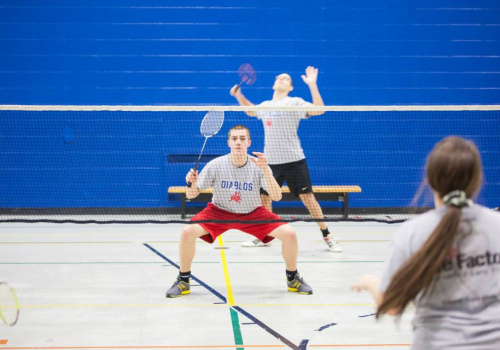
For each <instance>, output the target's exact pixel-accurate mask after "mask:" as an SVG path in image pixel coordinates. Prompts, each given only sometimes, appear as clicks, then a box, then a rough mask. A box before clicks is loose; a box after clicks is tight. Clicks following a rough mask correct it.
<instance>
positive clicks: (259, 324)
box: [144, 243, 299, 350]
mask: <svg viewBox="0 0 500 350" xmlns="http://www.w3.org/2000/svg"><path fill="white" fill-rule="evenodd" d="M144 245H145V246H146V247H147V248H148V249H150V250H151V251H152V252H153V253H155V254H156V255H158V256H159V257H161V258H162V259H163V260H165V261H167V262H169V263H170V264H171V265H172V266H175V267H177V268H178V269H180V266H179V265H177V264H176V263H175V262H173V261H172V260H170V259H169V258H167V257H166V256H164V255H163V254H162V253H160V252H159V251H157V250H156V249H154V248H153V247H151V246H150V245H149V244H147V243H144ZM191 278H192V279H194V280H195V281H196V282H198V283H199V284H200V285H202V286H203V287H205V288H206V289H208V290H209V291H210V292H212V294H214V295H215V296H217V297H218V298H219V299H221V300H222V301H223V302H224V303H227V300H226V298H225V297H224V296H223V295H222V294H220V293H219V292H217V291H216V290H215V289H213V288H212V287H210V286H209V285H208V284H206V283H205V282H203V281H202V280H200V279H199V278H197V277H195V276H193V275H191ZM231 308H232V309H234V310H235V311H238V312H239V313H241V314H242V315H244V316H246V317H247V318H248V319H250V320H252V321H253V322H254V323H255V324H257V325H258V326H260V327H261V328H262V329H264V330H265V331H266V332H268V333H269V334H271V335H272V336H273V337H275V338H276V339H278V340H279V341H281V342H282V343H283V344H285V345H287V346H288V347H290V348H291V349H293V350H299V347H298V346H297V345H295V344H294V343H292V342H291V341H290V340H288V339H287V338H285V337H283V336H282V335H281V334H279V333H278V332H276V331H275V330H273V329H272V328H271V327H269V326H268V325H266V324H265V323H264V322H262V321H260V320H259V319H257V318H256V317H254V316H253V315H251V314H250V313H248V312H247V311H245V310H243V309H242V308H241V307H239V306H236V305H235V306H232V307H231Z"/></svg>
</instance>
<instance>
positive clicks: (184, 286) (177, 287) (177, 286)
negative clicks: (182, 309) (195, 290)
mask: <svg viewBox="0 0 500 350" xmlns="http://www.w3.org/2000/svg"><path fill="white" fill-rule="evenodd" d="M190 293H191V286H190V285H189V283H186V282H184V281H182V280H181V278H180V277H179V276H177V280H176V281H175V283H174V284H173V285H172V287H170V289H169V290H167V298H178V297H180V296H181V295H185V294H190Z"/></svg>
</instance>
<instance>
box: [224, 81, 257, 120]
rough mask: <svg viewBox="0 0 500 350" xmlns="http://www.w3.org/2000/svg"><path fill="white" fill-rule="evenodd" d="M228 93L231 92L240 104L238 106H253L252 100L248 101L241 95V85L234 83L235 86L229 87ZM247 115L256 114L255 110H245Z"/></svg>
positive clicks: (254, 115)
mask: <svg viewBox="0 0 500 350" xmlns="http://www.w3.org/2000/svg"><path fill="white" fill-rule="evenodd" d="M229 93H230V94H231V96H233V97H234V98H235V99H236V101H238V103H239V104H240V106H254V104H253V103H252V102H250V101H249V100H248V99H247V98H246V97H245V95H243V93H242V92H241V87H240V86H239V85H238V84H236V85H235V86H233V87H232V88H231V90H230V91H229ZM245 113H246V114H247V115H248V116H250V117H256V116H257V114H256V113H255V112H245Z"/></svg>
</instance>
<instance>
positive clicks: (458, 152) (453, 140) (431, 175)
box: [377, 136, 483, 318]
mask: <svg viewBox="0 0 500 350" xmlns="http://www.w3.org/2000/svg"><path fill="white" fill-rule="evenodd" d="M426 169H427V178H426V181H427V183H428V184H429V185H430V187H431V188H432V190H433V191H434V192H435V193H437V195H438V196H439V197H440V198H443V197H445V196H446V195H448V194H449V193H451V192H453V191H463V192H465V197H467V198H472V197H473V196H474V195H475V194H477V192H478V191H479V189H480V187H481V183H482V178H483V175H482V166H481V157H480V155H479V151H478V149H477V147H476V146H475V145H474V143H473V142H471V141H468V140H465V139H463V138H460V137H456V136H450V137H447V138H445V139H443V140H441V141H440V142H438V143H437V144H436V145H435V146H434V149H433V150H432V152H431V153H430V154H429V156H428V157H427V166H426ZM445 205H447V206H448V209H447V210H446V213H445V215H444V216H443V218H442V219H441V222H440V223H439V224H438V226H437V227H436V229H435V230H434V232H432V234H431V235H430V236H429V238H428V239H427V241H426V242H425V243H424V245H423V246H422V247H421V248H420V249H419V250H418V251H417V252H416V253H415V254H413V255H412V256H411V257H410V258H409V259H408V260H407V261H406V262H405V263H404V264H403V266H401V268H400V269H399V270H398V271H397V272H396V273H395V275H394V276H393V278H392V280H391V282H390V284H389V286H388V287H387V290H386V291H385V293H384V300H383V302H382V303H381V304H380V306H379V307H378V310H377V318H378V317H380V315H382V314H385V313H387V312H388V311H389V310H391V309H392V310H395V311H396V313H397V315H401V314H402V313H403V311H404V309H405V308H406V306H407V305H408V303H409V302H410V301H412V300H413V299H415V297H416V296H417V295H418V293H420V292H421V291H422V292H423V295H425V294H426V293H427V292H428V291H429V288H430V286H431V284H432V281H433V280H434V278H435V277H436V275H437V274H438V273H439V271H440V270H441V267H442V265H443V263H444V262H445V260H446V258H447V257H448V256H449V254H450V250H451V248H452V245H453V242H454V241H455V238H456V237H457V234H458V227H459V224H460V218H461V215H462V211H461V208H460V206H456V205H454V204H449V203H448V204H447V203H445Z"/></svg>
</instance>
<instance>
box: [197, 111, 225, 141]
mask: <svg viewBox="0 0 500 350" xmlns="http://www.w3.org/2000/svg"><path fill="white" fill-rule="evenodd" d="M222 124H224V112H223V111H209V112H208V113H207V114H205V117H204V118H203V120H202V122H201V126H200V132H201V134H202V135H203V136H205V137H212V136H214V135H215V134H217V133H218V132H219V130H220V129H221V127H222Z"/></svg>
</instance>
